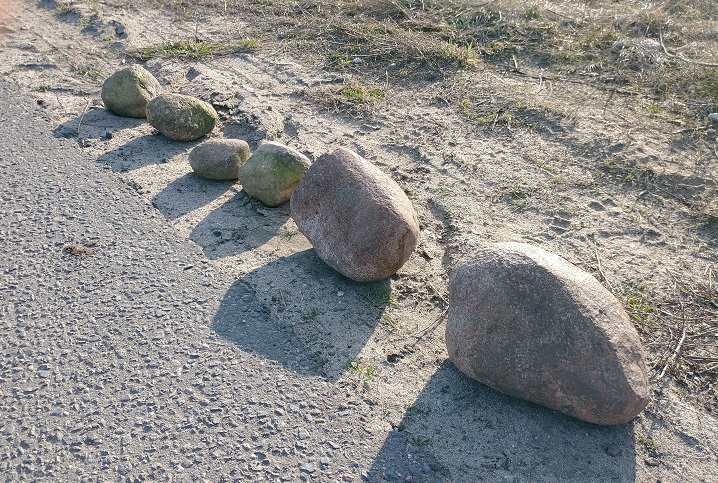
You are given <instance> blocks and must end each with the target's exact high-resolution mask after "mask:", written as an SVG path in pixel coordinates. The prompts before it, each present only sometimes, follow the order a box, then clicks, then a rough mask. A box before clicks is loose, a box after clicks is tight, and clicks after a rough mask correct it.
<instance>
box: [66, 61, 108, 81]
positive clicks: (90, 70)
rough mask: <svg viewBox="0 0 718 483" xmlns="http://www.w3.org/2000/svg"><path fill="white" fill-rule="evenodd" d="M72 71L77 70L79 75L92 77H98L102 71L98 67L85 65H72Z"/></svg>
mask: <svg viewBox="0 0 718 483" xmlns="http://www.w3.org/2000/svg"><path fill="white" fill-rule="evenodd" d="M72 70H73V72H77V73H78V74H80V75H83V76H87V77H92V78H98V77H101V76H102V71H101V70H100V69H95V68H94V67H90V66H87V65H77V64H74V65H72Z"/></svg>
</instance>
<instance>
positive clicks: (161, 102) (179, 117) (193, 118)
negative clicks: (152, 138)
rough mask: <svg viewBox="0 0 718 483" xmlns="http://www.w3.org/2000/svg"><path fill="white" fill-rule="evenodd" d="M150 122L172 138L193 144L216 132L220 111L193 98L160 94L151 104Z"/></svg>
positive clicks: (149, 105)
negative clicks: (214, 130)
mask: <svg viewBox="0 0 718 483" xmlns="http://www.w3.org/2000/svg"><path fill="white" fill-rule="evenodd" d="M147 120H148V121H149V123H150V124H151V125H152V127H154V128H155V129H157V130H158V131H159V132H161V133H162V134H164V135H165V136H167V137H168V138H170V139H174V140H175V141H192V140H194V139H197V138H200V137H202V136H204V135H205V134H208V133H209V132H211V131H212V129H214V126H215V125H216V124H217V121H218V117H217V111H215V110H214V107H212V106H211V105H209V104H208V103H206V102H204V101H203V100H201V99H197V98H196V97H192V96H185V95H183V94H160V95H158V96H157V97H155V98H154V99H152V100H151V101H150V102H149V103H148V104H147Z"/></svg>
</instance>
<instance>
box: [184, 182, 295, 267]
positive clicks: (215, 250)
mask: <svg viewBox="0 0 718 483" xmlns="http://www.w3.org/2000/svg"><path fill="white" fill-rule="evenodd" d="M289 217H290V213H289V203H285V204H284V205H281V206H278V207H275V208H267V207H265V206H264V205H262V203H261V202H259V201H257V200H256V199H254V198H251V197H250V196H249V195H248V194H247V193H246V192H245V191H244V190H242V191H240V192H239V193H237V194H236V195H235V196H233V197H232V198H231V199H230V200H228V201H227V202H226V203H224V204H222V206H220V207H218V208H216V209H215V210H214V211H212V212H211V213H209V214H208V215H207V216H205V217H204V219H202V221H200V222H199V224H197V226H196V227H195V228H194V229H193V230H192V233H191V234H190V239H191V240H192V241H193V242H195V243H197V244H198V245H199V246H201V247H202V250H204V254H205V256H206V257H207V258H210V259H212V260H216V259H218V258H224V257H230V256H233V255H239V254H240V253H244V252H246V251H249V250H252V249H254V248H257V247H259V246H261V245H264V244H265V243H267V242H268V241H269V240H271V239H272V238H274V237H275V236H277V235H278V234H279V231H280V229H281V228H282V227H283V226H284V224H285V223H286V222H287V220H289ZM287 236H289V235H287Z"/></svg>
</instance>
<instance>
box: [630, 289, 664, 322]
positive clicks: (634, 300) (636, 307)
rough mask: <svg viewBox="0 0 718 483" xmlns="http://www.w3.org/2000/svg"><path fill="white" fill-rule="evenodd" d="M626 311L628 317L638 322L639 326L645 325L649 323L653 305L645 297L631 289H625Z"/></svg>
mask: <svg viewBox="0 0 718 483" xmlns="http://www.w3.org/2000/svg"><path fill="white" fill-rule="evenodd" d="M624 296H625V299H626V312H627V313H628V315H629V317H631V318H632V319H633V320H635V321H636V322H638V323H639V324H640V325H641V326H646V325H649V324H650V323H651V319H652V317H653V313H654V312H655V310H656V309H655V307H654V306H653V305H652V304H650V303H649V301H648V300H647V299H646V297H645V296H644V295H643V294H641V293H639V292H633V291H630V290H629V291H626V292H625V294H624Z"/></svg>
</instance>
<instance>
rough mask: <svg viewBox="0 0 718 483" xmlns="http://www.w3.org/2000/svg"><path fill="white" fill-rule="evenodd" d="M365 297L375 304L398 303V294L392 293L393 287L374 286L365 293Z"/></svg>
mask: <svg viewBox="0 0 718 483" xmlns="http://www.w3.org/2000/svg"><path fill="white" fill-rule="evenodd" d="M364 297H366V299H367V300H368V301H369V302H371V303H373V304H375V305H396V296H395V295H392V293H391V287H387V288H384V287H380V286H374V287H372V288H370V289H369V290H368V291H367V293H366V294H364Z"/></svg>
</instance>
